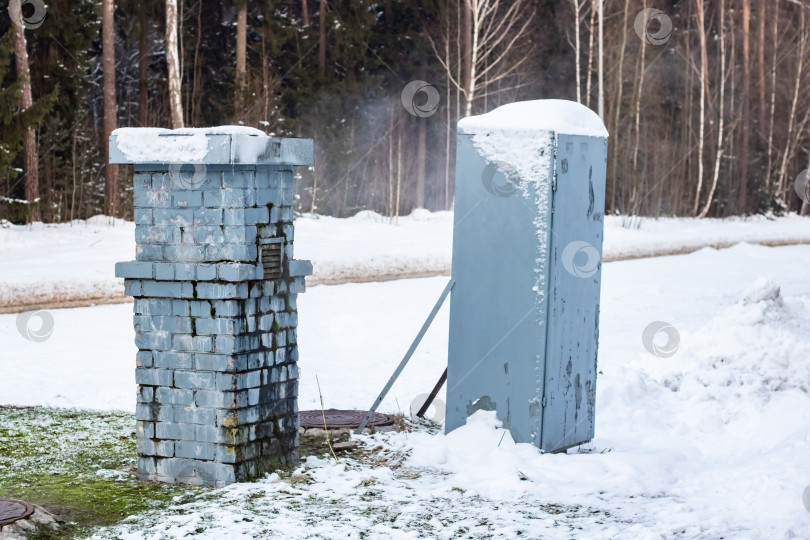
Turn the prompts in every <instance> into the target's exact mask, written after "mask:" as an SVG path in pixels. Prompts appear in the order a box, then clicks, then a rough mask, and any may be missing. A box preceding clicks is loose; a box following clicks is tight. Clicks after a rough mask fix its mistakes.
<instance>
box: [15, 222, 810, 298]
mask: <svg viewBox="0 0 810 540" xmlns="http://www.w3.org/2000/svg"><path fill="white" fill-rule="evenodd" d="M452 226H453V214H452V212H433V213H431V212H427V211H424V210H421V211H415V212H414V213H413V214H411V215H410V216H404V217H401V218H399V220H398V222H397V223H391V222H390V220H389V219H388V218H385V217H382V216H380V215H378V214H374V213H373V212H361V213H360V214H358V215H356V216H354V217H352V218H348V219H337V218H330V217H324V216H312V215H305V216H302V217H299V218H297V220H296V238H295V246H296V247H295V249H296V257H297V258H301V259H309V260H312V261H313V264H314V270H315V274H314V275H313V276H312V277H311V278H310V280H309V281H310V284H317V283H325V284H334V283H346V282H361V281H372V280H384V279H392V278H397V277H417V276H431V275H448V274H449V273H450V253H451V244H452ZM133 228H134V225H133V224H132V223H131V222H126V221H122V220H112V219H110V218H107V217H103V216H97V217H94V218H91V219H89V220H87V221H75V222H73V223H70V224H61V225H47V226H45V225H43V224H41V223H38V224H35V225H33V226H31V227H25V226H15V225H4V226H0V253H2V255H3V256H2V259H0V312H2V311H11V310H13V309H14V308H13V307H12V306H21V305H22V306H24V305H29V306H30V305H37V304H40V305H43V304H45V305H55V304H61V305H62V306H70V305H89V304H90V303H93V302H95V303H103V302H109V301H111V300H115V301H123V300H125V297H124V289H123V284H122V281H121V280H117V279H116V278H115V277H114V276H113V267H114V264H115V262H117V261H125V260H131V259H132V258H133V257H134V253H135V240H134V232H133ZM737 242H752V243H765V244H770V245H782V244H792V243H801V242H804V243H810V218H801V217H798V216H795V215H791V216H786V217H782V218H777V219H766V218H764V217H762V216H758V217H752V218H747V219H740V218H734V219H725V220H711V219H704V220H695V219H672V218H665V219H659V220H655V219H646V218H627V217H615V216H609V217H608V218H607V219H606V231H605V246H604V253H603V259H604V260H605V261H612V260H622V259H628V258H634V257H648V256H651V255H660V254H672V253H685V252H688V251H693V250H695V249H697V248H700V247H704V246H712V247H727V246H730V245H732V244H734V243H737Z"/></svg>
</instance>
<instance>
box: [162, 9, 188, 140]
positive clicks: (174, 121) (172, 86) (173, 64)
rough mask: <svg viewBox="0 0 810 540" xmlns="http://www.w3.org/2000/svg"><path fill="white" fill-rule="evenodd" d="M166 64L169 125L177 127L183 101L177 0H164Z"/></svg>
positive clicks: (181, 125) (180, 123)
mask: <svg viewBox="0 0 810 540" xmlns="http://www.w3.org/2000/svg"><path fill="white" fill-rule="evenodd" d="M166 64H167V65H168V70H169V110H170V111H171V127H172V129H178V128H182V127H184V126H185V124H184V123H183V103H182V101H181V96H180V58H179V53H178V43H177V0H166Z"/></svg>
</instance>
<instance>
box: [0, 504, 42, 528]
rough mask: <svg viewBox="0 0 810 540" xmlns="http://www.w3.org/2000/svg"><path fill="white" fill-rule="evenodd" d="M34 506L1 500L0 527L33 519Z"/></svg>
mask: <svg viewBox="0 0 810 540" xmlns="http://www.w3.org/2000/svg"><path fill="white" fill-rule="evenodd" d="M33 513H34V505H33V504H31V503H27V502H25V501H18V500H16V499H0V527H5V526H6V525H11V524H12V523H15V522H17V521H20V520H22V519H27V518H29V517H31V515H32V514H33Z"/></svg>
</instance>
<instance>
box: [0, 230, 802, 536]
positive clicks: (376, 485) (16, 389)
mask: <svg viewBox="0 0 810 540" xmlns="http://www.w3.org/2000/svg"><path fill="white" fill-rule="evenodd" d="M359 219H362V218H359ZM437 219H439V218H437ZM313 221H314V220H313ZM299 223H302V224H303V223H307V220H301V222H299ZM673 223H675V222H674V221H673V222H671V223H670V225H673ZM700 223H701V222H697V223H695V222H691V223H689V224H688V225H687V224H686V223H684V224H683V227H684V228H692V230H693V232H692V233H690V234H691V237H692V238H694V237H695V232H694V231H695V230H697V231H698V232H700V231H699V229H700V227H701V225H700ZM731 223H732V225H729V228H730V229H734V230H737V231H739V230H743V229H747V228H748V229H756V228H757V225H756V223H749V222H731ZM767 223H777V224H779V227H783V226H784V227H785V228H786V230H793V231H794V233H795V232H796V230H797V229H798V230H802V228H803V227H805V225H803V223H804V220H799V219H798V218H788V219H786V220H784V221H781V222H780V221H776V222H767ZM767 223H765V222H763V225H762V229H763V230H765V229H767V227H769V226H771V225H767ZM791 223H793V226H790V225H791ZM313 226H315V225H313ZM380 227H390V226H389V225H384V224H381V225H380ZM405 227H406V226H403V228H405ZM645 227H646V228H649V229H651V230H655V229H659V227H660V228H661V229H663V230H661V229H659V231H658V235H660V236H662V237H664V238H666V236H665V235H666V232H665V231H667V230H670V229H672V228H674V225H673V226H672V227H670V228H667V227H665V226H664V225H663V224H661V222H644V225H642V228H641V229H640V230H635V229H633V230H626V231H625V230H622V232H623V233H626V235H627V236H632V235H634V234H636V235H643V234H647V233H646V232H639V231H644V230H645ZM300 228H301V230H302V231H303V230H306V225H304V226H303V227H300ZM710 230H713V229H711V228H708V227H707V229H706V230H705V231H704V233H705V234H704V237H703V239H704V240H705V239H706V237H707V236H708V233H709V231H710ZM805 230H806V229H805ZM130 232H131V231H130ZM783 232H785V231H783ZM672 234H673V236H676V235H675V234H674V233H672ZM735 234H737V233H735ZM654 235H655V233H653V234H651V235H650V238H652V237H653V236H654ZM730 235H731V233H727V236H726V237H728V236H730ZM611 236H613V237H614V240H612V241H613V242H621V241H620V240H619V237H620V236H621V233H615V234H614V229H610V228H609V230H608V239H609V238H610V237H611ZM716 237H717V236H715V238H716ZM670 238H671V237H670ZM298 240H299V241H300V240H301V236H300V235H299V238H298ZM664 241H669V240H664ZM303 243H304V242H302V244H303ZM639 244H640V243H639V242H637V243H636V244H635V245H639ZM608 245H609V244H608ZM614 249H615V248H614ZM302 251H303V249H302ZM301 256H306V255H304V254H301ZM2 264H6V263H5V262H4V263H2ZM808 268H810V246H806V245H802V246H786V247H764V246H758V245H750V244H739V245H736V246H734V247H732V248H728V249H721V250H715V249H702V250H699V251H697V252H694V253H691V254H688V255H678V256H669V257H658V258H649V259H639V260H632V261H621V262H611V263H607V264H605V265H604V268H603V292H602V303H601V313H602V315H601V331H600V349H599V378H598V384H597V401H596V407H597V409H596V438H595V439H594V440H593V441H592V443H590V444H588V445H586V446H584V447H582V448H580V449H578V450H571V451H569V452H570V453H569V454H567V455H565V454H558V455H541V454H539V453H538V452H537V451H536V450H535V449H534V448H533V447H531V446H528V445H522V444H517V445H516V444H514V443H513V442H512V440H511V438H510V436H509V435H508V434H506V435H504V432H503V430H499V429H498V428H497V426H496V423H495V421H494V419H493V418H491V417H488V416H487V414H486V413H479V415H477V416H475V417H474V418H473V419H472V421H471V422H470V423H469V424H468V425H467V426H466V427H464V428H461V429H460V430H457V431H455V432H453V433H452V434H450V435H448V436H444V435H437V434H433V433H431V432H430V430H427V429H424V428H423V429H421V430H420V431H419V432H417V433H386V434H377V435H374V436H369V437H364V438H363V441H364V443H363V444H364V448H365V451H366V453H367V454H368V455H369V456H372V458H373V459H371V458H370V459H366V460H359V459H352V458H348V459H344V460H341V463H340V464H335V463H334V461H330V460H327V459H316V458H310V459H309V460H308V461H307V463H305V464H304V465H302V467H301V468H300V469H299V470H298V471H296V473H295V475H294V476H293V477H292V479H290V478H279V477H278V476H271V477H269V478H267V479H265V480H262V481H260V482H255V483H249V484H240V485H235V486H231V487H229V488H225V489H223V490H217V491H214V492H207V493H205V494H202V495H199V496H195V495H193V494H191V495H188V496H187V497H184V498H182V499H179V500H178V501H177V502H176V504H175V505H174V506H173V507H172V510H171V512H169V513H165V512H162V513H150V514H146V515H143V516H137V517H135V518H133V519H132V520H130V521H128V522H127V523H125V524H123V525H120V526H119V527H117V528H112V529H105V530H102V531H99V533H98V535H99V537H108V536H117V537H122V538H141V537H149V538H161V537H180V536H184V535H186V534H192V535H195V536H197V537H204V538H221V537H223V536H225V535H227V537H229V538H254V537H257V536H262V535H264V536H273V535H277V536H284V537H285V538H315V537H318V538H336V539H337V538H360V537H361V533H363V534H364V537H366V538H416V537H420V535H421V536H422V537H425V536H427V537H435V538H458V537H465V538H466V537H470V538H478V537H488V538H491V537H495V538H514V537H523V538H540V537H542V538H572V537H576V538H642V539H644V538H650V539H652V538H656V539H658V538H721V537H724V538H769V539H770V538H776V539H789V538H810V513H809V512H808V511H807V510H806V509H805V508H804V506H803V504H802V493H803V491H804V490H805V488H806V487H807V486H808V485H810V466H808V465H810V463H809V462H810V281H809V280H808V278H807V269H808ZM445 281H446V278H442V277H433V278H423V279H410V280H400V281H391V282H386V283H365V284H346V285H339V286H324V287H314V288H311V289H308V290H307V292H306V293H305V294H303V295H301V297H300V301H299V324H300V329H299V334H298V335H299V343H300V353H301V359H300V367H301V387H300V407H301V408H302V409H309V408H318V403H319V402H318V390H317V386H316V382H315V376H316V375H317V376H318V379H319V380H320V386H321V390H322V391H323V396H324V400H325V404H326V407H336V408H367V407H368V406H369V405H370V404H371V402H372V401H373V400H374V398H375V396H376V394H377V393H378V392H379V390H380V389H381V388H382V386H383V385H384V383H385V381H386V380H387V378H388V377H389V376H390V374H391V372H392V371H393V369H394V367H395V366H396V364H397V362H398V361H399V359H400V358H401V355H402V354H403V353H404V351H405V350H406V349H407V347H408V345H409V343H410V340H411V339H412V338H413V336H414V334H415V333H416V332H417V330H418V329H419V327H420V325H421V323H422V321H423V320H424V317H425V316H426V315H427V313H428V311H429V310H430V308H431V307H432V304H433V302H434V301H435V299H436V298H437V297H438V295H439V293H440V292H441V289H442V288H443V286H444V284H445ZM349 300H350V301H349ZM346 305H351V306H352V309H351V310H350V311H348V312H347V311H346V309H345V306H346ZM50 313H51V314H52V315H53V317H54V330H53V334H52V335H51V337H50V338H49V339H47V340H46V341H43V342H38V343H37V342H29V341H26V340H25V339H23V338H22V337H21V335H20V334H19V333H18V331H17V328H16V320H17V316H16V315H0V351H3V352H2V354H0V373H3V377H2V379H0V403H5V404H19V405H35V404H38V405H53V406H73V407H89V408H96V409H124V410H133V409H134V401H135V400H134V394H135V388H134V369H133V367H134V362H133V359H134V353H135V347H134V345H133V344H132V343H133V331H132V322H131V316H132V313H131V305H129V304H124V305H109V306H99V307H94V308H81V309H64V310H52V311H51V312H50ZM654 321H665V322H667V323H669V324H671V325H672V326H674V327H675V328H677V330H678V332H679V334H680V343H679V345H680V346H679V348H678V349H677V351H676V352H675V354H673V355H672V356H669V357H667V358H663V357H658V356H654V355H652V354H650V353H649V352H648V351H647V350H646V349H645V347H644V345H643V343H642V333H643V331H644V329H645V328H646V327H647V326H648V325H649V324H650V323H652V322H654ZM446 336H447V309H446V307H445V308H444V309H442V311H441V312H440V314H439V316H438V317H437V319H436V321H435V322H434V325H433V327H432V328H431V330H430V331H429V332H428V334H427V335H426V337H425V339H424V341H423V342H422V345H421V346H420V348H419V349H418V350H417V352H416V354H415V355H414V358H413V359H412V361H411V363H410V364H409V365H408V367H407V368H406V370H405V371H404V373H403V375H402V377H401V378H400V380H399V381H398V382H397V383H396V384H395V385H394V387H393V389H392V391H391V392H390V394H389V397H388V398H387V399H386V400H385V401H384V402H383V404H382V407H381V410H383V411H386V412H397V411H403V412H406V411H407V410H408V406H409V403H410V400H411V399H413V398H414V397H415V396H416V395H418V394H421V393H423V392H426V391H429V390H430V388H431V387H432V385H433V384H434V382H435V381H436V379H437V378H438V376H439V374H440V373H441V372H442V370H443V369H444V367H445V365H446V347H447V337H446ZM659 337H660V336H659ZM656 343H658V344H659V345H663V343H660V342H659V341H657V342H656ZM293 479H297V480H295V481H293Z"/></svg>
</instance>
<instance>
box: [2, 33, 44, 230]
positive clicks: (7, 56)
mask: <svg viewBox="0 0 810 540" xmlns="http://www.w3.org/2000/svg"><path fill="white" fill-rule="evenodd" d="M13 32H14V29H13V28H12V29H10V30H9V31H8V32H6V33H5V34H4V35H3V37H2V38H0V175H3V176H8V177H11V178H13V179H16V178H18V177H19V174H20V172H22V171H21V169H19V168H16V167H14V166H13V165H14V162H15V161H16V159H17V156H18V155H19V153H20V151H21V149H22V142H23V138H24V137H25V134H26V133H27V131H28V128H29V127H36V126H38V125H40V124H41V123H42V122H43V121H44V119H45V117H46V115H47V114H48V113H49V112H50V111H51V109H52V108H53V102H54V97H55V95H54V94H50V95H49V96H47V97H45V98H43V99H40V100H38V101H36V102H34V104H33V105H32V106H31V107H29V108H28V109H26V110H25V111H20V82H19V80H14V81H13V82H11V83H9V84H8V85H6V86H4V87H3V86H2V82H3V81H6V80H8V79H9V74H10V72H11V71H12V70H11V66H12V65H13V63H14V34H13ZM18 183H19V181H18V182H16V183H15V184H14V185H17V184H18ZM2 201H3V202H4V203H5V205H8V206H9V211H8V217H7V219H10V220H13V221H24V220H25V219H26V218H27V216H28V214H29V213H30V204H27V202H26V201H24V200H22V199H15V198H13V197H4V198H3V199H2Z"/></svg>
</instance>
